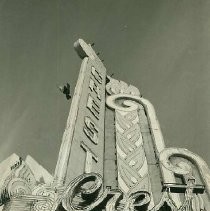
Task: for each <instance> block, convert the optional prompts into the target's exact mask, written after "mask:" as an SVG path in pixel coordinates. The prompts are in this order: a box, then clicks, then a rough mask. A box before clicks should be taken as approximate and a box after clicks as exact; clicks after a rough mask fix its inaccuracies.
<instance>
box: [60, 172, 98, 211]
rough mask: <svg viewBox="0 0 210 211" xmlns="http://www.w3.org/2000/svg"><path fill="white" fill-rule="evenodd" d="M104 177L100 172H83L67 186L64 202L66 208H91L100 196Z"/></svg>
mask: <svg viewBox="0 0 210 211" xmlns="http://www.w3.org/2000/svg"><path fill="white" fill-rule="evenodd" d="M101 189H102V178H101V176H100V175H99V174H96V173H89V174H83V175H80V176H79V177H77V178H76V179H74V180H73V181H72V182H71V183H70V185H69V186H68V187H67V189H66V191H65V193H64V196H63V201H62V204H63V206H64V208H65V209H66V210H91V209H92V208H93V204H94V203H95V202H96V201H97V200H98V198H99V197H100V196H99V195H100V194H99V193H100V190H101Z"/></svg>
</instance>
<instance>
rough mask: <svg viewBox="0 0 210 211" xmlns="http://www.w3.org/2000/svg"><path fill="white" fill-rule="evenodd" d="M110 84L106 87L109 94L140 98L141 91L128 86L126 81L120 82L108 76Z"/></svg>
mask: <svg viewBox="0 0 210 211" xmlns="http://www.w3.org/2000/svg"><path fill="white" fill-rule="evenodd" d="M108 79H109V83H108V84H107V85H106V91H107V92H108V94H110V95H113V94H129V95H136V96H140V92H139V90H138V89H137V88H136V87H135V86H132V85H128V84H127V83H125V82H124V81H118V80H116V79H113V78H111V77H109V76H108Z"/></svg>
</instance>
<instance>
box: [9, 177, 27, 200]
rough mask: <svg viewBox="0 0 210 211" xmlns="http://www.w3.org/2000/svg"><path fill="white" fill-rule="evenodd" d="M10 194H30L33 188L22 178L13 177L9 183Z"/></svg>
mask: <svg viewBox="0 0 210 211" xmlns="http://www.w3.org/2000/svg"><path fill="white" fill-rule="evenodd" d="M7 191H8V194H9V196H10V197H11V196H20V195H30V194H31V189H30V187H29V185H28V183H27V182H26V181H25V180H23V179H21V178H13V179H12V180H10V182H9V183H8V185H7Z"/></svg>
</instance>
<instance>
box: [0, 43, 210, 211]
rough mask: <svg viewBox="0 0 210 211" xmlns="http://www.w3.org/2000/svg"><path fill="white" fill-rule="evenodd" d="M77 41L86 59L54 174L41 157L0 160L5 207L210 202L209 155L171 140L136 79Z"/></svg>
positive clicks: (189, 210)
mask: <svg viewBox="0 0 210 211" xmlns="http://www.w3.org/2000/svg"><path fill="white" fill-rule="evenodd" d="M74 47H75V50H76V51H77V53H78V55H79V56H80V58H81V59H82V65H81V69H80V73H79V77H78V81H77V84H76V87H75V92H74V96H73V99H72V102H71V108H70V112H69V115H68V119H67V123H66V128H65V131H64V134H63V137H62V142H61V147H60V152H59V155H58V161H57V164H56V168H55V174H54V175H53V176H49V175H48V176H46V175H47V173H46V170H44V169H43V168H41V167H40V166H39V165H37V164H36V168H35V169H34V166H35V161H33V162H32V160H31V159H26V160H25V161H24V160H22V159H20V158H19V157H17V156H16V157H15V156H12V158H11V157H10V163H12V165H11V166H9V167H8V168H6V167H5V163H8V159H7V160H6V161H4V162H3V163H2V164H0V167H1V168H3V167H4V168H5V171H4V174H2V175H0V176H1V178H0V205H1V208H2V209H3V210H4V211H7V210H15V211H20V210H21V211H22V210H25V211H39V210H45V211H55V210H57V211H63V210H66V211H67V210H68V211H71V210H85V211H89V210H95V211H100V210H101V211H102V210H106V211H121V210H122V211H129V210H140V211H165V210H166V211H168V210H171V211H204V210H205V211H207V210H210V170H209V168H208V166H207V164H206V163H205V161H204V160H203V159H202V158H201V157H199V156H198V155H196V154H194V153H192V152H190V151H188V150H186V149H182V148H166V147H165V144H164V139H163V136H162V133H161V130H160V126H159V123H158V120H157V117H156V114H155V110H154V108H153V106H152V104H151V103H150V102H149V101H148V100H147V99H145V98H143V97H142V96H141V94H140V92H139V90H138V89H137V88H136V87H134V86H132V85H128V84H127V83H125V82H123V81H118V80H115V79H113V78H111V77H110V76H108V75H107V72H106V68H105V67H104V65H103V63H102V61H101V60H100V59H99V57H98V56H97V54H96V53H95V52H94V50H93V49H92V47H91V45H89V44H87V43H85V42H84V41H83V40H82V39H79V40H78V41H77V42H76V43H75V45H74ZM128 76H129V70H128ZM11 159H12V160H14V162H12V161H11ZM32 163H33V165H32ZM37 169H38V170H37ZM41 177H42V178H44V181H42V180H41V179H40V178H41Z"/></svg>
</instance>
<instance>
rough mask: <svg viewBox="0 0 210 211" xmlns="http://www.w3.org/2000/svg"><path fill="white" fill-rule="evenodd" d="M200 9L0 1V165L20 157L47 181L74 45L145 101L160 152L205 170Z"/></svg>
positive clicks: (190, 2) (208, 33)
mask: <svg viewBox="0 0 210 211" xmlns="http://www.w3.org/2000/svg"><path fill="white" fill-rule="evenodd" d="M209 11H210V2H209V1H205V0H203V1H197V0H174V1H167V0H159V1H157V0H151V1H148V0H142V1H140V0H135V1H134V0H133V1H130V0H129V1H126V0H118V1H111V0H106V1H105V0H101V1H98V0H94V1H93V0H89V1H84V0H75V1H73V0H57V1H55V0H6V1H5V0H0V108H1V109H0V122H1V124H0V161H2V160H3V159H5V158H7V156H9V155H10V154H12V153H13V152H15V153H17V154H18V155H20V156H22V157H23V158H24V157H25V156H26V155H27V154H30V155H31V156H32V157H34V159H36V160H37V161H38V162H39V163H40V164H42V165H43V166H44V167H45V168H47V169H48V170H49V171H50V172H52V173H53V171H54V168H55V165H56V161H57V156H58V151H59V147H60V143H61V139H62V133H63V130H64V128H65V122H66V119H67V115H68V112H69V107H70V101H67V100H66V99H65V97H64V96H62V94H61V93H60V92H59V91H58V89H57V87H56V86H57V85H60V84H64V83H66V82H67V81H68V82H69V83H70V84H71V88H72V91H73V88H74V86H75V83H76V80H77V76H78V73H79V68H80V64H81V59H79V57H78V56H77V54H76V53H75V52H74V49H73V43H74V42H75V41H76V40H77V39H78V38H80V37H81V38H83V39H84V40H86V41H87V42H95V43H96V45H95V46H94V48H95V49H96V51H99V52H100V53H101V54H100V57H101V58H102V59H105V66H106V68H107V71H108V73H109V74H112V73H114V77H115V78H116V79H121V80H124V81H126V82H128V83H131V84H133V85H135V86H137V87H139V88H140V91H141V92H142V94H143V96H145V98H148V99H149V100H151V101H152V103H153V105H154V106H155V108H156V111H157V116H158V118H159V121H160V125H161V128H162V131H163V134H164V137H165V142H166V145H167V146H175V147H184V148H188V149H189V150H192V151H194V152H195V153H198V154H199V155H201V156H202V157H203V158H204V159H205V160H206V161H207V162H208V163H209V164H210V155H209V140H210V132H209V131H210V111H209V108H210V83H209V80H210V59H209V58H210V13H209Z"/></svg>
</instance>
